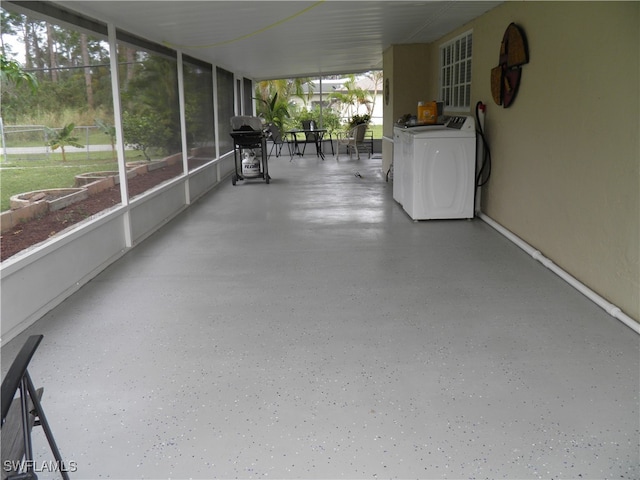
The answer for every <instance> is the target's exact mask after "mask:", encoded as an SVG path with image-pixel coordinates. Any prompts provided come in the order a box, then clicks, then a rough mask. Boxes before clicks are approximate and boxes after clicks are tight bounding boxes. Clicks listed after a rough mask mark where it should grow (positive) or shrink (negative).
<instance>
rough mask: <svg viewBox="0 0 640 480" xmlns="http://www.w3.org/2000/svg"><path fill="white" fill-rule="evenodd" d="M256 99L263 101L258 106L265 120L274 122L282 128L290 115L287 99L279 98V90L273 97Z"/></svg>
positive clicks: (259, 112)
mask: <svg viewBox="0 0 640 480" xmlns="http://www.w3.org/2000/svg"><path fill="white" fill-rule="evenodd" d="M256 100H258V101H260V102H262V103H261V104H260V105H259V106H258V107H257V111H258V114H259V115H260V116H261V117H262V118H264V120H265V122H267V123H272V124H274V125H276V126H277V127H278V128H280V130H282V128H283V125H284V121H285V119H286V118H288V117H289V108H288V105H287V103H286V102H285V101H283V100H280V99H279V98H278V92H276V93H274V94H273V97H271V98H268V97H267V98H261V97H256Z"/></svg>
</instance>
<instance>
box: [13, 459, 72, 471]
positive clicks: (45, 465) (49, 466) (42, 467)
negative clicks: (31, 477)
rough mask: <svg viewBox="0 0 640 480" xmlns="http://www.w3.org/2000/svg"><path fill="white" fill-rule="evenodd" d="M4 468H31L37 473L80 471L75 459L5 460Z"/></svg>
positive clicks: (17, 469) (14, 469)
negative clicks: (65, 460) (61, 460)
mask: <svg viewBox="0 0 640 480" xmlns="http://www.w3.org/2000/svg"><path fill="white" fill-rule="evenodd" d="M2 468H3V470H4V471H5V472H25V471H29V470H30V471H32V472H35V473H50V472H53V473H55V472H66V473H72V472H77V471H78V462H74V461H73V460H71V461H69V462H59V461H58V460H49V461H47V460H45V461H37V460H5V461H4V462H3V463H2Z"/></svg>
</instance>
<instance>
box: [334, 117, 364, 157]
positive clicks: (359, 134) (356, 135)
mask: <svg viewBox="0 0 640 480" xmlns="http://www.w3.org/2000/svg"><path fill="white" fill-rule="evenodd" d="M367 127H368V125H367V124H366V123H361V124H360V125H356V126H355V127H353V128H352V129H350V130H348V131H347V132H346V133H342V132H338V134H337V136H336V143H337V151H336V159H338V158H340V146H341V145H344V146H345V147H346V148H347V153H348V154H349V158H351V157H352V156H353V152H354V151H355V152H356V156H357V158H358V160H360V152H359V150H358V146H359V145H362V143H363V142H364V136H365V133H366V131H367Z"/></svg>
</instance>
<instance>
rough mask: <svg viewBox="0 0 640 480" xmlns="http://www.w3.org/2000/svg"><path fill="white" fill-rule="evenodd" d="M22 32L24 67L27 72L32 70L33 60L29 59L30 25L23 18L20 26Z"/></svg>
mask: <svg viewBox="0 0 640 480" xmlns="http://www.w3.org/2000/svg"><path fill="white" fill-rule="evenodd" d="M22 32H23V37H24V66H25V68H26V69H27V70H31V69H33V59H32V58H31V25H30V24H29V20H27V18H26V17H25V19H24V23H23V24H22Z"/></svg>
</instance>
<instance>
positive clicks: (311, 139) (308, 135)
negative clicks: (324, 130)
mask: <svg viewBox="0 0 640 480" xmlns="http://www.w3.org/2000/svg"><path fill="white" fill-rule="evenodd" d="M302 129H303V130H304V141H302V142H300V141H298V143H302V144H303V147H302V155H304V151H305V149H306V148H307V144H308V143H312V144H313V145H315V146H316V153H317V154H318V155H319V151H320V140H321V137H320V134H319V133H314V132H313V130H317V129H318V127H317V126H316V122H315V121H314V120H303V121H302Z"/></svg>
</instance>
